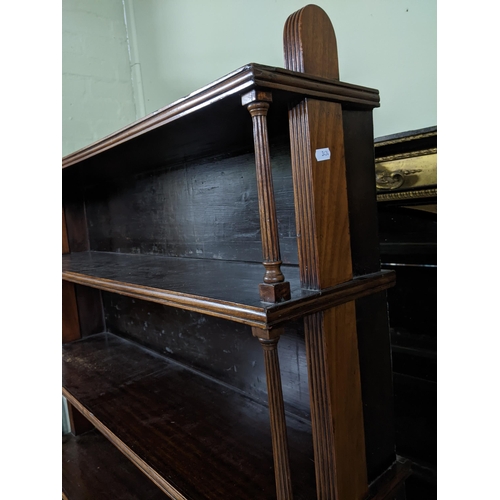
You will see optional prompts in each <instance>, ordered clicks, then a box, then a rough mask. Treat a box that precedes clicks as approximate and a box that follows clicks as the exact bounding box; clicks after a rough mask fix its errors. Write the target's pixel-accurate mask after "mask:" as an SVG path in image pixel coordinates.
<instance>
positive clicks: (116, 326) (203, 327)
mask: <svg viewBox="0 0 500 500" xmlns="http://www.w3.org/2000/svg"><path fill="white" fill-rule="evenodd" d="M102 296H103V303H104V310H105V316H106V325H107V330H108V331H109V332H111V333H114V334H117V335H120V336H122V337H124V338H127V339H130V340H133V341H135V342H137V343H139V344H142V345H144V346H146V347H148V348H150V349H152V350H154V351H156V352H158V353H161V354H163V355H165V356H167V357H169V358H171V359H174V360H176V361H178V362H180V363H182V364H184V365H186V366H189V367H191V368H194V369H196V370H199V371H201V372H203V373H204V374H206V375H208V376H210V377H213V378H215V379H217V380H219V381H221V382H223V383H225V384H228V385H231V386H233V387H236V388H237V389H239V390H241V391H243V392H245V393H246V394H248V395H249V396H250V397H252V398H253V399H257V400H259V401H262V402H263V403H267V388H266V377H265V370H264V358H263V356H262V348H261V346H260V344H259V342H258V341H257V339H255V338H254V337H252V333H251V328H250V327H249V326H246V325H243V324H239V323H234V322H232V321H227V320H224V319H219V318H214V317H211V316H206V315H203V314H198V313H194V312H190V311H185V310H181V309H176V308H172V307H165V306H162V305H160V304H154V303H151V302H146V301H142V300H137V299H131V298H129V297H125V296H122V295H116V294H111V293H107V292H103V294H102ZM285 332H286V334H285V335H283V336H282V338H281V340H280V343H279V348H278V351H279V356H280V366H281V373H282V385H283V395H284V399H285V407H286V409H287V410H288V411H290V412H292V413H294V414H295V415H298V416H300V417H304V418H309V411H310V410H309V390H308V379H307V366H306V355H305V346H304V330H303V326H302V324H301V322H300V321H297V322H291V323H290V324H289V325H287V327H286V329H285Z"/></svg>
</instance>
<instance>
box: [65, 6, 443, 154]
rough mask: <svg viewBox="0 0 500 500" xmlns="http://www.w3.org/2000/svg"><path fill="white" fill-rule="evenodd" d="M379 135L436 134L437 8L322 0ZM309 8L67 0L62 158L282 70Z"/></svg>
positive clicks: (345, 75)
mask: <svg viewBox="0 0 500 500" xmlns="http://www.w3.org/2000/svg"><path fill="white" fill-rule="evenodd" d="M316 3H317V4H318V5H319V6H320V7H322V8H323V9H324V10H325V11H326V12H327V14H328V15H329V16H330V19H331V20H332V23H333V25H334V28H335V31H336V34H337V42H338V50H339V63H340V77H341V79H342V80H344V81H347V82H350V83H356V84H359V85H365V86H368V87H374V88H377V89H379V91H380V95H381V107H380V108H379V109H376V110H375V111H374V123H375V136H376V137H380V136H382V135H387V134H391V133H396V132H402V131H407V130H413V129H418V128H423V127H429V126H432V125H436V123H437V118H436V0H406V1H402V0H318V1H317V2H316ZM305 4H307V2H304V1H303V0H265V1H264V0H252V1H248V0H246V1H244V0H211V1H203V0H106V1H102V0H63V18H62V19H63V26H62V28H63V60H62V63H63V80H62V83H63V117H62V118H63V154H67V153H69V152H71V151H73V150H76V149H78V148H80V147H82V146H85V145H86V144H89V143H91V142H93V141H95V140H96V139H98V138H101V137H103V136H105V135H107V134H109V133H111V132H113V131H115V130H117V129H118V128H120V127H122V126H124V125H126V124H128V123H130V122H132V121H134V120H135V119H136V118H139V117H140V116H143V115H144V114H148V113H151V112H153V111H155V110H156V109H158V108H160V107H163V106H165V105H167V104H169V103H170V102H172V101H174V100H176V99H178V98H180V97H182V96H184V95H186V94H188V93H190V92H192V91H193V90H196V89H197V88H199V87H201V86H204V85H206V84H207V83H210V82H211V81H213V80H215V79H217V78H219V77H221V76H223V75H225V74H227V73H229V72H231V71H233V70H234V69H236V68H238V67H240V66H243V65H244V64H246V63H249V62H257V63H261V64H268V65H275V66H281V67H282V66H283V52H282V43H283V42H282V32H283V26H284V23H285V20H286V18H287V17H288V15H289V14H291V13H292V12H294V11H295V10H297V9H299V8H301V7H303V6H304V5H305Z"/></svg>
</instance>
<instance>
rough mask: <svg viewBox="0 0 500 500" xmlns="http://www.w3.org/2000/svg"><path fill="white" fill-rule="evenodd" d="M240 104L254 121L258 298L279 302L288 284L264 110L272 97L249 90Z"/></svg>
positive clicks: (288, 295)
mask: <svg viewBox="0 0 500 500" xmlns="http://www.w3.org/2000/svg"><path fill="white" fill-rule="evenodd" d="M241 102H242V104H243V106H246V107H247V109H248V111H249V112H250V115H251V116H252V122H253V140H254V147H255V167H256V174H257V193H258V197H259V215H260V231H261V238H262V256H263V262H262V263H263V265H264V268H265V274H264V279H263V283H261V284H260V285H259V292H260V298H261V300H263V301H264V302H282V301H284V300H288V299H289V298H290V283H288V282H287V281H285V277H284V275H283V273H282V271H281V254H280V246H279V235H278V220H277V217H276V204H275V201H274V190H273V177H272V171H271V159H270V154H269V139H268V133H267V111H268V109H269V103H270V102H272V96H271V93H270V92H260V91H256V90H252V91H251V92H249V93H248V94H245V95H244V96H243V97H242V99H241Z"/></svg>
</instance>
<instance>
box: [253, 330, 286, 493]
mask: <svg viewBox="0 0 500 500" xmlns="http://www.w3.org/2000/svg"><path fill="white" fill-rule="evenodd" d="M252 332H253V335H254V336H255V337H257V338H258V339H259V342H260V344H261V346H262V349H263V351H264V364H265V367H266V381H267V394H268V402H269V417H270V420H271V439H272V444H273V457H274V476H275V480H276V497H277V499H278V500H291V499H292V498H293V493H292V481H291V474H290V463H289V459H288V439H287V433H286V420H285V405H284V402H283V390H282V387H281V373H280V364H279V359H278V349H277V347H278V340H279V335H280V334H281V333H282V332H283V331H282V329H279V330H278V331H276V332H275V333H274V334H275V335H276V337H273V338H264V335H267V336H268V335H269V331H266V330H261V329H260V328H252Z"/></svg>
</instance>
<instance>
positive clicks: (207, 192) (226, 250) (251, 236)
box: [85, 142, 297, 263]
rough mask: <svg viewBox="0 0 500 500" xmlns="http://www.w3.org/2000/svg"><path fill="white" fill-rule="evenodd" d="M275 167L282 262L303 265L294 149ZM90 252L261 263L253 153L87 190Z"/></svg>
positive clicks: (283, 151) (276, 151)
mask: <svg viewBox="0 0 500 500" xmlns="http://www.w3.org/2000/svg"><path fill="white" fill-rule="evenodd" d="M271 162H272V168H273V176H274V186H275V193H276V205H277V213H278V228H279V233H280V239H281V242H280V243H281V245H282V246H281V248H282V256H283V261H284V262H285V263H297V244H296V238H295V236H296V232H295V217H294V206H293V188H292V180H291V170H290V155H289V147H288V145H287V144H286V143H283V142H281V143H278V144H274V145H273V147H272V148H271ZM85 206H86V214H87V218H88V224H89V226H88V232H89V241H90V249H91V250H96V251H108V252H122V253H146V254H162V255H168V256H181V257H194V258H208V259H227V260H246V261H255V262H260V261H261V260H262V244H261V240H260V226H259V208H258V201H257V184H256V177H255V161H254V154H253V152H249V153H246V154H242V155H239V156H234V157H230V158H218V159H215V158H214V159H212V158H208V159H205V160H203V161H196V162H193V163H187V162H186V163H183V164H180V165H177V166H175V167H167V166H166V167H164V168H162V169H158V170H156V171H153V172H149V173H146V174H135V175H131V176H128V177H124V178H121V179H120V180H119V181H117V180H115V181H114V182H113V183H109V184H108V183H98V184H93V185H90V186H87V187H86V189H85Z"/></svg>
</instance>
